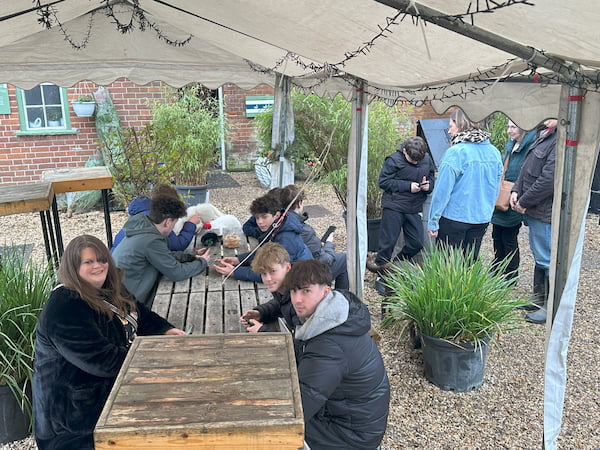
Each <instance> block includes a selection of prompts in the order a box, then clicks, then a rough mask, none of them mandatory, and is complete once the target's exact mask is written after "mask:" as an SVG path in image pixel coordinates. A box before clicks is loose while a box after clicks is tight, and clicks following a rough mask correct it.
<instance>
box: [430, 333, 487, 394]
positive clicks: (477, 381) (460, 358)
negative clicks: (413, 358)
mask: <svg viewBox="0 0 600 450" xmlns="http://www.w3.org/2000/svg"><path fill="white" fill-rule="evenodd" d="M421 337H422V339H423V346H422V349H423V361H424V363H425V378H427V380H429V381H430V382H431V383H433V384H435V385H436V386H438V387H439V388H440V389H442V390H444V391H456V392H468V391H472V390H473V389H477V388H478V387H479V386H481V384H482V383H483V373H484V371H485V361H486V359H487V352H488V343H487V341H480V343H479V344H478V346H477V348H476V347H475V346H474V344H473V343H471V342H461V343H460V344H459V343H450V342H448V341H444V340H442V339H438V338H434V337H431V336H426V335H424V334H422V335H421Z"/></svg>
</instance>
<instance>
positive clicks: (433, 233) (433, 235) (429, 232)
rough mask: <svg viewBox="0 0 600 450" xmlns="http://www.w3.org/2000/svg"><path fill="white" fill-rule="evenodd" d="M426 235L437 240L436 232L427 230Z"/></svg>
mask: <svg viewBox="0 0 600 450" xmlns="http://www.w3.org/2000/svg"><path fill="white" fill-rule="evenodd" d="M427 234H428V235H429V237H432V238H437V236H438V230H427Z"/></svg>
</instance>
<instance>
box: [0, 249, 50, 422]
mask: <svg viewBox="0 0 600 450" xmlns="http://www.w3.org/2000/svg"><path fill="white" fill-rule="evenodd" d="M54 283H55V278H54V272H53V270H52V268H51V265H49V264H44V265H42V264H33V263H28V262H27V258H26V256H25V251H24V250H23V249H22V248H19V247H7V248H5V250H4V251H3V252H2V254H0V385H5V386H8V387H9V388H10V390H11V391H12V393H13V395H14V396H15V398H16V399H17V401H18V402H19V404H20V406H21V409H23V410H24V411H26V412H28V413H29V414H30V415H31V399H29V398H28V396H27V394H26V393H25V392H26V390H28V387H30V386H31V377H32V374H33V351H34V340H35V329H36V326H37V321H38V317H39V314H40V313H41V311H42V307H43V305H44V303H45V301H46V300H47V299H48V297H49V296H50V291H51V290H52V287H53V286H54Z"/></svg>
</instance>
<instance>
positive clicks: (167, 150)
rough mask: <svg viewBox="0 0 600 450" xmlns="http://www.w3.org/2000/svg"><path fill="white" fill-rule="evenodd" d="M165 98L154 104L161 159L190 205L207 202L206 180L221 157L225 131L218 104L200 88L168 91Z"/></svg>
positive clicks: (154, 125) (155, 129) (194, 86)
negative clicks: (222, 135)
mask: <svg viewBox="0 0 600 450" xmlns="http://www.w3.org/2000/svg"><path fill="white" fill-rule="evenodd" d="M165 97H166V100H165V101H156V102H154V103H153V105H152V118H153V121H152V129H153V133H154V137H155V139H156V140H158V141H159V145H158V146H157V148H159V149H160V150H161V151H162V154H161V155H160V156H161V158H160V159H161V161H162V162H163V163H164V164H165V166H166V169H167V171H170V176H171V178H172V180H173V181H174V182H175V184H176V185H177V187H178V190H179V191H180V192H181V194H182V195H183V197H184V200H186V201H187V202H188V204H190V205H191V204H196V203H201V202H204V201H208V196H207V187H208V186H207V184H206V179H207V176H208V171H209V169H210V168H211V167H213V165H214V164H215V163H216V162H217V160H218V158H219V151H218V147H217V144H218V143H219V141H220V139H221V130H222V125H221V119H220V117H219V108H218V102H217V100H216V99H215V98H213V97H211V96H210V94H209V92H208V91H207V90H206V89H204V88H202V86H200V85H191V86H187V87H184V88H182V89H179V90H168V91H166V93H165ZM196 191H198V192H199V194H198V196H195V195H196V194H195V192H196Z"/></svg>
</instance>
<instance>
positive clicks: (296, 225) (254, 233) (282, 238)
mask: <svg viewBox="0 0 600 450" xmlns="http://www.w3.org/2000/svg"><path fill="white" fill-rule="evenodd" d="M250 213H251V214H252V217H250V219H248V220H247V221H246V223H245V224H244V226H243V227H242V230H243V231H244V234H245V235H246V236H249V237H253V238H255V239H257V240H258V242H259V244H262V243H266V242H271V241H272V242H277V243H278V244H281V245H282V246H283V247H284V248H285V249H286V250H287V252H288V254H289V255H290V261H291V262H295V261H301V260H305V259H312V254H311V252H310V250H309V249H308V247H307V246H306V244H304V241H303V240H302V238H301V237H300V233H302V224H301V223H300V221H299V220H298V219H297V218H296V217H295V216H293V215H289V214H283V213H282V208H281V202H280V200H279V199H278V198H277V197H276V196H273V195H269V194H266V195H263V196H262V197H259V198H257V199H255V200H254V201H253V202H252V204H251V205H250ZM254 255H255V252H248V253H242V254H240V255H238V256H228V257H225V258H221V259H220V260H217V264H215V265H214V266H213V267H214V268H215V270H216V271H217V272H218V273H220V274H221V275H226V276H227V275H229V274H231V273H232V272H233V278H235V279H236V280H246V281H254V282H256V283H260V282H261V281H262V280H261V276H260V274H258V273H256V272H254V271H253V270H252V268H251V267H250V264H251V263H252V259H253V258H254Z"/></svg>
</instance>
